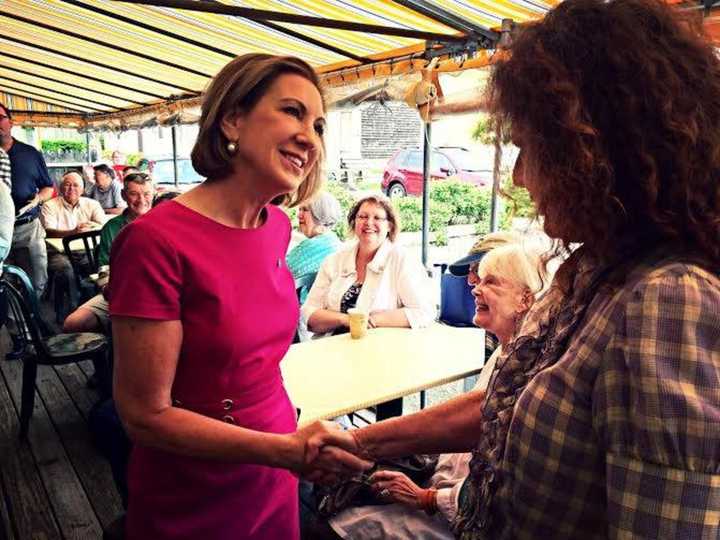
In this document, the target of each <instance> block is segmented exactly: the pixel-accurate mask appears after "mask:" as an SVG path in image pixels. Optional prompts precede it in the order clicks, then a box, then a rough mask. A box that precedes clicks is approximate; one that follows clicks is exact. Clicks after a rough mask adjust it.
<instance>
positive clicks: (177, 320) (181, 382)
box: [110, 54, 363, 540]
mask: <svg viewBox="0 0 720 540" xmlns="http://www.w3.org/2000/svg"><path fill="white" fill-rule="evenodd" d="M324 114H325V106H324V103H323V99H322V96H321V94H320V89H319V85H318V80H317V77H316V75H315V73H314V72H313V70H312V69H311V68H310V66H308V65H307V64H306V63H305V62H303V61H302V60H299V59H297V58H288V57H277V56H271V55H267V54H248V55H245V56H240V57H238V58H236V59H235V60H233V61H232V62H230V63H229V64H228V65H227V66H225V67H224V68H223V69H222V70H221V71H220V73H219V74H218V75H217V76H216V77H215V79H214V80H213V82H212V84H211V85H210V87H209V88H208V90H207V92H206V94H205V96H204V100H203V106H202V116H201V118H200V133H199V135H198V140H197V143H196V145H195V148H194V150H193V153H192V156H193V164H194V166H195V168H196V169H197V170H198V171H199V172H201V173H202V174H204V175H206V176H207V177H208V181H206V182H205V183H203V184H201V185H200V186H198V187H196V188H194V189H192V190H190V191H188V192H187V193H184V194H183V195H181V196H179V197H178V198H177V199H175V200H173V201H170V202H167V203H165V204H162V205H160V206H158V207H157V208H155V209H154V210H153V211H152V212H150V213H148V215H147V216H144V217H143V218H142V219H139V220H137V221H134V222H133V223H131V224H130V225H128V226H127V227H126V228H125V229H124V230H123V231H122V232H121V233H120V235H119V236H118V238H117V239H116V240H115V242H114V244H113V250H112V256H111V263H110V265H111V267H112V268H113V272H112V274H111V276H112V277H111V283H110V313H111V316H112V323H113V339H114V343H115V388H114V390H115V400H116V403H117V407H118V411H119V413H120V416H121V418H122V420H123V423H124V425H125V427H126V428H127V431H128V435H129V436H130V438H131V439H132V440H133V442H134V447H133V453H132V456H131V460H130V465H129V470H128V489H129V507H128V514H127V537H128V538H153V539H156V540H160V539H171V538H172V539H180V538H185V539H188V540H190V539H199V538H202V539H206V540H225V539H227V540H229V539H235V538H244V539H258V540H260V539H268V538H278V539H279V538H283V539H284V538H288V539H293V538H297V537H298V534H299V532H298V500H297V478H296V477H295V476H294V475H293V474H291V472H290V471H294V472H304V471H305V467H304V466H303V460H304V457H305V454H304V452H305V440H306V438H307V437H308V436H309V435H310V434H312V433H314V432H316V431H318V430H325V429H326V428H325V427H324V426H323V425H322V424H320V423H318V424H313V425H310V426H308V427H306V428H304V429H303V430H301V431H298V432H296V412H295V408H294V407H293V406H292V404H291V403H290V400H289V398H288V395H287V393H286V391H285V388H284V386H283V382H282V377H281V375H280V369H279V363H280V360H281V359H282V357H283V356H284V354H285V352H286V351H287V349H288V347H289V346H290V343H291V341H292V339H293V335H294V333H295V328H296V326H297V322H298V302H297V298H296V296H295V289H294V282H293V279H292V276H291V275H290V272H289V270H288V268H287V266H286V265H285V262H284V261H285V252H286V250H287V246H288V242H289V240H290V223H289V220H288V218H287V216H286V215H285V213H284V212H282V211H281V210H280V209H279V208H277V207H276V206H274V205H272V204H270V203H271V201H279V200H287V201H288V202H292V203H299V202H302V201H303V200H305V199H306V198H308V197H310V196H311V195H312V194H313V193H314V192H315V191H316V190H317V188H318V183H317V179H318V178H319V175H318V172H317V171H318V169H319V167H320V161H321V158H322V153H323V152H322V150H323V129H324V125H325V119H324ZM324 455H325V454H324ZM345 461H346V463H347V465H348V466H349V467H353V468H361V467H362V466H363V464H362V463H361V462H360V461H359V460H358V459H357V458H355V457H353V456H350V455H345ZM283 469H286V470H283ZM312 472H314V473H316V475H318V474H319V475H320V476H322V475H323V474H324V473H323V470H322V469H320V470H315V471H312ZM328 475H329V476H332V473H331V472H330V473H328Z"/></svg>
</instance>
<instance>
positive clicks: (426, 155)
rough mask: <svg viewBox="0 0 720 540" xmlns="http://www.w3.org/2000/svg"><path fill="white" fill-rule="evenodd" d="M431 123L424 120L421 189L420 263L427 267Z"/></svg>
mask: <svg viewBox="0 0 720 540" xmlns="http://www.w3.org/2000/svg"><path fill="white" fill-rule="evenodd" d="M431 134H432V133H431V124H430V122H425V126H424V128H423V135H424V137H423V190H422V263H423V265H425V266H426V267H427V260H428V236H429V229H430V208H429V201H430V155H431V153H432V149H431V147H430V139H431Z"/></svg>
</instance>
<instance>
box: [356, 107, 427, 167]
mask: <svg viewBox="0 0 720 540" xmlns="http://www.w3.org/2000/svg"><path fill="white" fill-rule="evenodd" d="M360 117H361V120H360V121H361V129H360V140H361V158H362V159H388V158H389V157H391V156H392V155H393V154H394V153H395V151H396V150H400V149H402V148H417V147H419V146H420V145H421V144H422V122H421V120H420V116H419V115H418V113H417V112H415V111H414V110H413V109H411V108H410V107H408V106H407V105H406V104H405V103H403V102H400V101H390V102H388V103H385V104H383V105H381V104H380V103H378V102H373V103H369V104H366V105H363V106H362V107H361V116H360Z"/></svg>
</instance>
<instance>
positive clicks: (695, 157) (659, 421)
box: [313, 0, 720, 539]
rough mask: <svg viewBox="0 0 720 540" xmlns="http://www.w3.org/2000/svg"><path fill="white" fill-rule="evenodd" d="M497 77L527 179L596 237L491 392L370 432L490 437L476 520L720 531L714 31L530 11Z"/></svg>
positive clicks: (474, 507) (559, 530)
mask: <svg viewBox="0 0 720 540" xmlns="http://www.w3.org/2000/svg"><path fill="white" fill-rule="evenodd" d="M490 97H491V103H492V106H493V110H494V112H495V115H496V118H497V119H498V120H499V121H501V122H502V124H503V125H504V126H510V130H511V135H512V138H513V140H514V141H515V143H516V144H517V145H518V146H519V147H520V149H521V151H520V157H519V158H518V162H517V164H516V166H515V175H514V178H515V183H516V184H520V185H524V186H525V187H527V188H528V190H529V191H530V194H531V196H532V198H533V200H534V201H535V203H536V206H537V208H538V212H539V213H540V215H541V216H542V217H543V218H544V227H545V230H546V231H547V232H548V233H549V234H550V235H551V236H553V237H555V238H558V239H560V240H561V241H562V242H563V243H565V244H566V245H569V244H570V243H578V244H580V247H579V248H578V249H577V250H575V251H574V253H573V254H572V255H571V257H570V258H569V259H568V260H567V261H566V262H564V263H563V265H562V267H561V268H560V270H559V271H558V274H557V275H556V279H555V282H554V284H553V286H552V287H551V289H550V290H549V291H548V293H547V294H546V295H545V296H544V297H543V298H541V299H540V300H539V301H538V302H537V303H536V304H535V305H534V306H533V308H532V309H531V310H530V312H529V313H528V315H527V316H526V318H525V320H524V321H523V325H522V327H521V328H520V330H519V332H518V335H517V337H516V338H515V340H514V341H513V342H511V343H510V344H509V345H508V346H507V348H504V350H503V354H502V355H501V356H500V358H498V360H497V365H496V368H495V371H494V373H493V376H492V378H491V381H490V386H489V388H488V391H487V394H486V395H483V394H481V393H476V394H474V395H473V394H470V395H467V396H462V397H461V398H459V399H456V400H454V401H451V402H448V403H445V404H443V405H440V406H438V407H435V408H432V409H429V410H426V411H423V412H421V413H419V414H417V415H414V416H411V417H404V418H402V419H398V420H391V421H388V422H383V423H380V424H376V425H373V426H370V427H368V428H366V429H362V430H360V431H358V432H355V436H354V440H355V442H356V444H357V448H356V450H357V451H358V452H359V453H360V455H367V456H378V457H379V456H385V455H397V454H403V453H409V452H433V451H439V450H450V449H457V450H462V449H463V447H464V448H469V447H474V451H473V458H472V461H471V465H470V476H469V478H468V480H467V481H466V482H465V484H464V485H463V488H462V489H461V492H460V496H459V506H460V509H459V512H458V516H457V518H456V520H455V523H454V530H455V533H456V534H457V535H458V536H459V537H461V538H463V539H476V538H500V539H505V538H541V537H542V538H554V539H559V538H568V539H569V538H598V539H599V538H608V537H611V538H649V537H653V538H657V537H662V538H679V537H682V538H698V539H699V538H715V537H717V536H718V535H720V523H719V522H718V519H717V516H718V515H720V491H719V490H718V488H717V484H718V473H719V472H720V469H719V465H718V464H719V463H720V421H718V419H720V405H719V404H720V330H719V329H720V279H718V270H719V269H720V246H719V245H718V238H719V237H720V186H719V185H718V174H719V173H720V152H718V150H717V149H718V147H719V143H720V61H719V60H718V57H717V54H716V51H715V50H714V49H713V48H712V46H711V45H710V44H709V43H707V42H705V41H704V40H703V38H702V37H701V36H700V35H698V34H697V33H695V32H694V31H693V26H692V25H691V24H690V23H688V22H686V21H684V20H683V19H682V18H681V15H680V13H679V12H677V11H675V10H673V9H672V8H670V7H668V6H667V5H666V4H665V3H663V2H661V1H659V0H609V1H606V0H567V1H565V2H563V3H561V4H559V5H558V6H557V7H556V8H555V9H553V10H552V11H550V12H549V13H548V15H547V16H546V17H545V18H544V19H543V20H542V21H538V22H536V23H532V24H529V25H527V26H526V27H524V28H522V29H520V30H519V32H518V33H517V35H516V36H515V37H514V42H513V43H512V45H511V48H510V51H509V55H508V57H507V58H506V59H505V60H504V61H502V62H500V63H498V65H497V66H496V68H495V71H494V74H493V76H492V78H491V81H490ZM343 437H344V438H338V439H337V440H338V441H345V443H346V444H347V440H348V439H349V438H353V437H352V436H351V435H343ZM451 438H452V440H450V439H451ZM317 439H318V440H317V441H315V440H314V441H313V443H314V444H316V443H318V442H320V441H322V442H327V441H328V440H329V438H328V437H327V436H325V437H318V438H317ZM448 447H450V448H448Z"/></svg>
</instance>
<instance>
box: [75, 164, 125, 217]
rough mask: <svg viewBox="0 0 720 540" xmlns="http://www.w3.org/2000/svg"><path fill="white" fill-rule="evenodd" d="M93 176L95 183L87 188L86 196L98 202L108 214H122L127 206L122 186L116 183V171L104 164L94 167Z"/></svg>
mask: <svg viewBox="0 0 720 540" xmlns="http://www.w3.org/2000/svg"><path fill="white" fill-rule="evenodd" d="M93 174H94V177H95V182H94V183H92V182H91V183H90V184H89V185H88V186H87V188H86V189H85V195H86V196H87V197H90V198H91V199H95V200H96V201H98V202H99V203H100V206H102V207H103V210H105V213H106V214H121V213H122V212H123V210H124V209H125V206H126V204H125V201H124V200H123V198H122V196H121V195H120V191H121V188H120V184H119V183H118V182H115V171H114V170H112V169H111V168H110V167H108V166H107V165H105V164H104V163H103V164H100V165H95V167H93Z"/></svg>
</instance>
